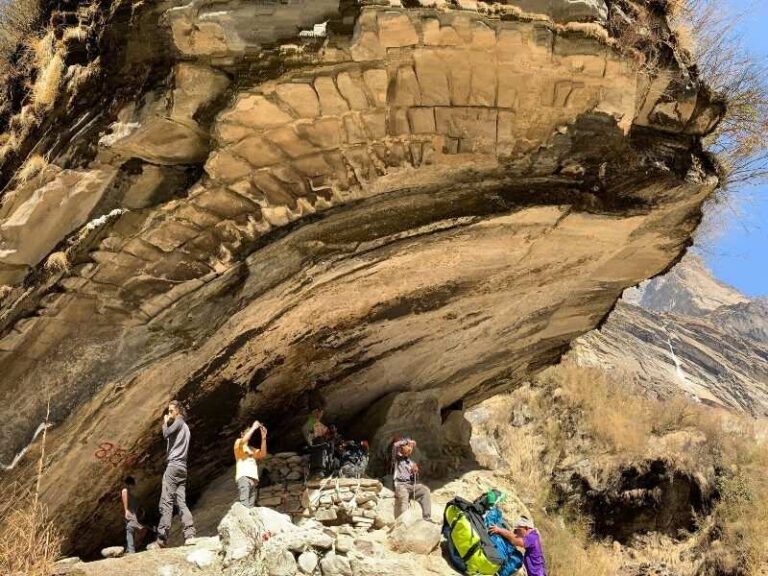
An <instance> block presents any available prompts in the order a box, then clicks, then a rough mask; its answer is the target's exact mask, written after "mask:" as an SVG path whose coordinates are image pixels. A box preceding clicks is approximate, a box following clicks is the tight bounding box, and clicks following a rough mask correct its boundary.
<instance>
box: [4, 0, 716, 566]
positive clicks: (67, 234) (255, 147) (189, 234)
mask: <svg viewBox="0 0 768 576" xmlns="http://www.w3.org/2000/svg"><path fill="white" fill-rule="evenodd" d="M361 4H365V3H361ZM378 4H381V3H378ZM396 4H399V2H397V3H396ZM419 4H422V5H424V4H429V3H424V2H421V3H419ZM433 4H439V5H440V6H439V7H438V8H439V9H434V8H403V7H400V6H364V5H358V3H353V2H339V3H336V2H324V1H323V2H320V1H316V0H312V2H309V1H301V0H292V1H290V2H287V3H286V2H280V3H278V2H261V3H256V4H252V5H251V4H248V5H245V4H241V3H239V2H235V1H230V2H216V3H213V2H206V1H203V0H195V1H194V2H191V3H189V4H185V5H175V4H172V3H170V2H166V3H159V4H154V5H152V6H143V5H142V6H139V7H135V8H134V9H133V11H132V12H131V14H130V18H129V17H128V14H127V13H126V10H127V8H126V7H123V8H121V9H116V10H115V12H114V14H113V15H112V16H110V17H109V18H106V19H105V24H104V27H105V28H104V33H103V35H102V36H100V38H101V40H100V42H101V44H100V45H99V46H100V47H102V48H104V49H105V52H104V53H105V54H107V53H108V54H109V57H107V56H106V55H105V56H104V58H105V61H104V63H103V64H104V66H105V68H104V69H103V71H102V75H101V76H99V84H90V85H89V84H87V83H86V84H85V87H86V88H88V90H86V89H85V88H84V89H82V90H81V91H80V92H77V93H76V94H75V96H76V97H75V96H73V97H72V98H70V100H69V102H70V104H69V106H70V108H71V110H69V111H68V112H69V115H68V116H66V117H67V118H71V119H72V120H65V119H63V118H64V115H59V116H58V117H55V116H53V115H52V116H51V118H52V119H51V122H52V123H53V124H52V125H53V126H55V127H56V130H54V131H52V132H50V133H45V134H55V138H54V137H53V136H43V137H42V138H41V139H40V140H39V142H38V143H37V144H35V145H36V146H37V147H38V149H44V150H46V153H47V158H48V161H49V162H50V164H51V166H50V167H49V168H50V169H46V170H44V171H42V172H40V174H39V175H38V176H36V177H35V178H33V179H30V180H28V181H25V182H23V183H22V181H21V180H20V179H16V178H13V173H12V172H8V173H7V174H6V173H5V172H4V174H3V182H4V183H5V182H8V183H9V186H8V188H7V189H6V192H5V193H4V196H3V203H2V208H1V209H0V234H2V240H1V243H0V279H2V282H3V283H5V284H6V285H7V288H5V289H3V291H2V292H0V294H1V295H2V296H0V297H2V300H1V301H0V304H1V305H2V309H0V373H2V375H3V376H2V381H0V406H2V407H3V408H0V414H1V415H2V418H1V419H0V432H1V434H0V459H2V462H10V461H11V460H12V459H13V457H14V455H15V454H16V453H17V452H18V451H20V450H21V449H22V448H24V447H25V446H26V445H27V444H28V443H29V442H30V439H31V438H32V436H33V433H34V431H35V429H36V428H37V427H38V425H39V424H40V422H41V420H42V419H43V416H44V413H45V409H46V404H47V400H48V398H50V401H51V411H52V420H53V422H54V428H53V429H52V430H51V432H50V433H49V436H48V439H49V449H48V454H49V455H50V456H49V468H48V470H47V473H46V476H45V479H44V483H43V490H44V496H45V499H46V500H47V502H48V503H49V505H50V506H51V509H52V511H53V512H54V513H55V514H57V515H58V516H59V518H60V519H61V521H60V525H61V527H62V529H63V530H64V531H65V533H66V534H67V535H69V536H71V540H70V541H69V543H68V546H69V548H71V549H73V550H77V551H79V552H81V553H84V554H90V553H92V552H93V551H94V550H96V549H98V546H99V544H100V542H101V540H102V539H103V538H106V537H107V536H110V534H108V532H109V531H110V530H114V531H115V535H117V533H119V531H120V519H119V516H120V512H119V507H117V506H115V505H114V498H115V493H116V490H117V488H118V486H119V481H120V477H121V476H122V475H123V474H124V473H125V471H126V470H131V471H134V470H136V471H140V472H141V475H142V476H143V477H144V480H145V481H144V482H142V483H140V485H141V486H143V488H142V491H143V492H142V494H141V496H142V497H143V498H146V499H147V500H148V501H153V500H154V499H155V498H156V491H157V489H156V486H158V485H159V484H158V483H157V482H156V480H157V478H158V475H159V474H160V471H161V468H162V453H163V450H164V446H163V444H162V442H161V440H160V438H159V432H158V421H159V409H160V408H161V407H162V406H163V404H164V403H165V402H167V400H169V399H170V398H171V397H178V398H180V399H181V400H182V401H184V402H185V403H186V404H187V405H188V408H189V413H190V417H189V424H190V426H191V429H192V431H193V432H192V433H193V438H194V440H193V446H192V462H193V464H192V466H193V473H192V475H191V478H190V487H189V491H190V494H191V495H192V497H194V496H195V495H197V494H199V492H200V491H201V489H202V487H204V486H205V485H206V484H207V482H208V481H210V480H211V479H212V478H214V477H216V476H217V475H218V474H219V473H220V472H221V471H222V470H223V469H224V466H226V465H228V464H229V461H230V459H231V439H232V437H233V435H236V433H237V430H238V428H239V426H240V424H241V423H242V422H244V421H246V420H249V419H252V418H253V417H254V415H258V417H259V419H261V420H263V421H265V422H266V423H267V424H268V425H269V426H270V427H271V428H272V429H273V431H274V432H273V438H276V439H278V440H275V441H276V442H279V443H283V444H285V445H286V446H291V447H295V446H296V444H297V443H298V442H299V437H298V433H297V429H298V426H299V425H300V423H301V422H302V420H303V419H304V418H305V416H306V413H307V410H308V406H309V403H310V397H311V396H313V395H314V396H316V395H320V396H322V397H324V398H325V400H326V402H327V406H328V418H329V419H331V420H333V421H335V422H337V423H338V424H339V425H341V426H345V425H351V424H354V422H355V420H356V419H357V418H358V417H359V416H360V415H361V414H364V413H365V411H366V410H367V409H369V408H370V407H371V406H372V405H373V404H374V403H376V402H377V401H378V400H380V399H381V398H383V397H385V396H386V395H387V394H390V393H400V392H410V391H424V390H431V391H434V395H435V402H436V404H437V407H438V408H447V407H449V406H451V405H454V404H456V403H461V402H465V403H473V402H476V401H477V400H479V399H482V398H484V397H486V396H488V395H489V394H492V393H493V392H495V391H498V390H502V389H505V388H506V387H508V386H509V385H510V384H511V383H515V382H518V381H520V380H521V379H523V378H526V377H527V376H529V375H531V374H532V373H535V372H537V371H538V370H540V369H541V368H543V367H545V366H547V365H549V364H551V363H553V362H555V361H557V360H558V359H559V357H560V356H561V354H562V353H563V352H564V351H565V350H566V349H567V348H568V347H569V345H570V343H571V341H572V340H573V339H574V338H576V337H577V336H579V335H581V334H583V333H584V332H586V331H588V330H590V329H592V328H594V327H595V326H596V325H597V324H598V323H599V322H600V321H601V320H602V319H603V318H604V317H605V315H606V314H607V313H608V312H609V311H610V309H611V308H612V307H613V305H614V303H615V302H616V300H617V298H618V297H619V296H620V294H621V293H622V291H623V290H624V289H625V288H627V287H628V286H631V285H634V284H636V283H637V282H639V281H641V280H643V279H645V278H648V277H650V276H653V275H655V274H658V273H659V272H661V271H663V270H664V269H666V268H667V267H668V266H669V265H670V264H671V263H673V262H674V261H675V260H676V259H678V258H679V257H680V256H681V254H682V253H683V251H684V250H685V247H686V246H687V244H688V243H689V240H690V235H691V233H692V231H693V230H694V229H695V227H696V226H697V224H698V222H699V220H700V210H701V205H702V202H703V201H704V200H705V199H706V198H707V197H708V196H709V194H710V193H711V192H712V190H713V189H714V187H715V186H716V184H717V180H716V178H715V177H714V176H713V174H712V173H713V170H712V167H711V165H710V163H709V161H708V159H707V158H706V157H705V156H704V155H702V154H701V153H700V144H699V137H700V136H702V135H703V134H705V133H706V132H707V131H708V130H710V129H711V128H712V126H713V125H714V123H715V122H716V121H717V119H718V118H719V117H720V115H721V113H722V109H721V107H720V106H718V105H716V104H714V103H712V102H711V100H710V97H709V93H708V91H707V90H706V89H704V88H703V87H701V86H700V85H699V84H698V82H697V81H696V79H695V77H694V76H692V75H691V72H689V71H688V70H686V69H685V67H684V66H683V65H681V64H680V62H679V61H678V60H677V59H676V58H675V56H674V54H671V53H670V54H668V55H667V56H668V57H667V58H666V60H665V61H664V62H662V64H661V65H662V70H660V72H659V73H658V74H657V75H654V76H652V77H649V76H647V75H646V74H645V73H644V72H641V71H640V70H639V69H638V68H637V67H636V66H635V63H634V61H633V60H632V58H631V57H629V56H625V55H622V53H621V52H620V50H618V49H617V42H616V41H615V39H611V38H610V37H609V34H608V32H607V31H606V30H605V29H604V28H602V26H601V24H600V23H601V21H602V20H603V19H604V18H605V10H604V5H603V2H601V1H600V2H587V1H584V2H573V1H568V2H555V1H549V2H544V1H542V2H534V1H526V2H517V3H515V2H513V3H510V4H518V6H509V7H502V8H499V7H496V8H494V10H490V9H486V8H487V6H486V5H485V4H484V3H474V2H460V3H458V6H451V7H449V6H448V5H447V3H442V2H435V3H433ZM480 8H483V11H482V12H479V11H478V10H479V9H480ZM520 9H522V10H525V11H531V12H535V13H537V14H539V15H543V16H537V17H535V18H533V17H530V16H526V15H524V14H523V13H522V12H521V10H520ZM121 10H122V11H121ZM110 18H113V19H110ZM572 21H576V22H578V25H574V26H569V25H568V24H569V22H572ZM584 21H588V22H589V26H584V25H583V23H584ZM323 22H327V23H326V25H325V26H324V27H323V26H321V27H320V28H321V29H322V30H323V31H324V32H322V34H321V33H320V32H318V33H315V32H314V25H315V24H322V23H323ZM310 28H311V29H312V30H313V32H312V33H311V34H309V33H306V34H300V32H301V30H302V29H306V30H309V29H310ZM149 39H151V40H152V42H149ZM106 48H109V51H108V52H107V51H106ZM129 79H130V82H129V81H128V80H129ZM681 86H682V87H684V88H685V89H682V88H680V87H681ZM95 102H98V104H99V105H98V107H95V106H94V103H95ZM22 149H24V148H23V147H22ZM29 149H31V144H30V146H29ZM12 160H13V159H12ZM13 162H15V164H13ZM13 162H11V160H8V161H7V162H6V163H5V164H4V170H7V169H8V168H7V167H9V166H10V167H12V168H13V167H14V166H15V168H18V167H19V165H20V160H19V159H18V158H16V159H15V160H13ZM15 168H14V169H15ZM81 197H82V201H81V200H80V198H81ZM86 198H87V202H86V200H85V199H86ZM74 199H78V200H77V202H75V200H74ZM41 218H44V219H45V222H46V226H45V227H38V226H35V227H33V226H32V224H33V223H34V222H39V221H40V219H41ZM43 228H44V229H43ZM53 251H56V252H58V253H59V255H58V256H57V259H56V260H55V261H56V262H58V263H59V265H57V266H52V265H48V266H46V265H45V264H46V263H47V262H48V260H49V258H50V254H51V253H52V252H53ZM62 255H63V257H64V260H62ZM370 432H371V434H373V433H374V432H375V431H374V430H371V431H370ZM33 455H34V450H33V451H32V452H31V453H30V456H33ZM30 460H31V458H29V457H28V458H26V459H22V461H21V463H20V464H19V465H18V466H17V467H16V468H15V469H14V470H11V471H10V472H6V473H4V474H3V476H2V477H0V482H2V483H3V484H5V483H6V482H8V483H10V482H13V481H14V480H16V479H18V478H22V477H25V472H26V470H28V467H29V466H30ZM73 470H77V475H76V477H75V476H73V473H72V471H73ZM83 478H88V479H89V481H88V482H83V481H82V479H83ZM94 525H98V526H102V527H104V530H105V532H104V533H99V532H97V531H82V530H79V528H80V527H83V526H94ZM75 535H77V537H75ZM321 564H322V562H321ZM352 569H353V571H354V570H355V567H354V566H352ZM361 573H362V572H361Z"/></svg>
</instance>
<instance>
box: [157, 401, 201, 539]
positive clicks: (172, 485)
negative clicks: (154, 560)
mask: <svg viewBox="0 0 768 576" xmlns="http://www.w3.org/2000/svg"><path fill="white" fill-rule="evenodd" d="M163 438H165V441H166V455H167V461H168V463H167V465H166V467H165V473H164V474H163V488H162V492H161V494H160V522H159V523H158V525H157V545H158V546H160V547H162V546H165V545H166V542H167V541H168V532H169V531H170V529H171V521H172V519H173V506H174V504H175V505H176V507H177V508H178V509H179V514H180V515H181V524H182V526H183V527H184V540H189V539H190V538H194V537H195V523H194V519H193V518H192V513H191V512H190V511H189V508H188V507H187V453H188V452H189V439H190V433H189V426H187V423H186V422H184V414H183V413H182V407H181V403H180V402H179V401H178V400H171V402H170V403H169V404H168V409H167V411H166V412H165V414H163Z"/></svg>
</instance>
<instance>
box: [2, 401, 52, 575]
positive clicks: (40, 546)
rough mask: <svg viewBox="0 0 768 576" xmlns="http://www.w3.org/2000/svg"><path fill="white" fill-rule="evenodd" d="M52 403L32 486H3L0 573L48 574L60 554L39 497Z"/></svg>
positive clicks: (49, 521)
mask: <svg viewBox="0 0 768 576" xmlns="http://www.w3.org/2000/svg"><path fill="white" fill-rule="evenodd" d="M50 413H51V404H50V400H49V401H48V411H47V413H46V416H45V425H46V427H45V428H44V429H43V434H42V439H41V442H40V456H39V458H38V461H37V477H36V483H35V486H34V489H27V488H24V487H22V486H18V485H17V486H15V487H11V488H6V489H5V490H4V492H3V498H2V500H0V518H2V519H3V522H2V524H0V574H3V576H50V574H51V573H52V572H53V567H54V563H55V562H56V560H57V559H58V558H59V557H60V556H61V544H62V538H61V535H60V533H59V531H58V529H57V527H56V524H55V523H54V522H53V520H52V519H51V518H50V517H49V515H48V510H47V508H46V506H45V505H44V504H43V502H42V501H41V500H40V482H41V480H42V477H43V471H44V463H45V443H46V439H47V436H48V435H47V426H48V422H49V419H50Z"/></svg>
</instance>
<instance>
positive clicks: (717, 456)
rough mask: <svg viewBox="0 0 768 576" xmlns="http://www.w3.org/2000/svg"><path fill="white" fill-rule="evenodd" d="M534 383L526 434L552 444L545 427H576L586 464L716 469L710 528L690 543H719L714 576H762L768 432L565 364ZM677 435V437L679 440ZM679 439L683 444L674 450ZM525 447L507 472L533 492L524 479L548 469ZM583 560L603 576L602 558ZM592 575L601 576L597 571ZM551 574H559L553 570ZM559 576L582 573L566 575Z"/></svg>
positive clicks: (767, 565)
mask: <svg viewBox="0 0 768 576" xmlns="http://www.w3.org/2000/svg"><path fill="white" fill-rule="evenodd" d="M541 381H542V382H543V384H544V388H543V389H542V390H541V392H540V393H539V394H538V395H537V396H536V397H535V399H532V398H534V397H531V398H528V400H527V401H528V402H529V405H530V406H533V407H534V408H535V410H536V417H535V418H537V419H539V421H540V422H541V425H540V426H539V430H538V432H536V431H531V432H530V434H532V435H535V434H537V433H538V435H539V436H540V437H546V438H551V437H552V433H551V432H548V431H547V429H548V427H551V424H549V422H552V421H554V420H558V419H560V420H564V421H571V422H573V423H574V425H575V426H576V428H577V430H575V431H574V430H572V431H570V434H571V436H575V437H578V436H580V435H582V434H585V433H586V434H587V435H588V436H590V437H591V438H592V439H593V443H586V444H584V446H591V448H585V449H589V450H590V451H591V452H590V453H589V454H584V456H585V457H588V458H595V457H599V455H600V454H602V453H605V451H607V452H608V453H609V454H612V455H613V457H614V458H615V459H618V460H632V461H635V462H638V461H642V459H643V458H647V457H654V458H655V457H659V456H660V457H663V458H665V459H666V460H667V461H669V462H674V463H675V465H676V466H677V467H678V468H680V469H689V470H696V469H701V468H702V467H703V466H707V465H713V466H715V468H716V469H719V470H721V472H719V473H718V476H717V478H718V480H717V481H718V492H719V494H720V500H719V501H718V503H717V504H716V506H715V510H714V512H713V516H712V518H711V519H710V522H709V523H706V522H702V526H705V525H708V526H709V528H708V529H707V530H704V529H702V533H701V534H699V535H698V536H697V537H698V538H700V539H701V541H702V548H704V549H705V551H706V550H709V548H711V546H712V541H713V540H715V539H716V540H719V544H718V545H717V549H718V550H720V552H718V553H717V554H710V555H709V556H708V560H707V562H710V563H716V564H717V566H716V567H714V568H712V569H713V570H715V572H717V571H718V570H719V572H718V573H720V574H736V573H738V574H744V575H748V576H758V575H762V574H764V572H761V570H768V546H766V544H765V543H766V542H768V478H767V477H766V474H765V471H766V470H768V435H767V434H766V430H767V429H768V428H767V427H768V424H766V423H765V422H762V421H756V420H753V419H751V418H749V417H746V416H742V415H738V414H731V413H726V412H724V411H721V410H717V409H712V408H707V407H704V406H701V405H698V404H695V403H693V402H692V401H690V400H688V399H686V398H684V397H682V396H681V397H677V398H674V399H672V400H669V401H664V402H660V401H656V400H650V399H647V398H645V397H643V396H641V394H640V392H639V391H638V390H635V389H634V388H633V387H632V386H630V385H626V384H624V383H623V382H621V381H616V380H614V379H611V378H610V377H609V376H607V375H606V374H605V373H604V372H602V371H600V370H599V369H595V368H582V367H578V366H576V365H574V364H571V363H569V362H568V361H565V362H564V363H563V364H561V365H560V366H558V367H556V368H554V369H552V370H549V371H547V372H545V373H544V375H543V376H542V378H541ZM551 396H555V397H557V398H559V400H558V402H559V406H558V405H557V402H555V403H552V402H550V404H551V405H550V407H549V409H547V406H546V400H547V398H549V397H551ZM681 432H684V434H683V435H682V437H681V436H680V433H681ZM523 437H524V436H523ZM680 437H681V438H683V439H684V441H683V442H682V443H678V442H675V440H676V439H678V438H680ZM515 442H517V435H516V437H515ZM548 443H549V444H553V443H554V444H560V443H561V440H560V438H559V437H558V436H557V435H555V437H554V440H552V439H550V440H548ZM532 446H534V447H535V450H534V449H533V448H532V452H531V454H530V455H529V457H528V460H526V459H525V458H522V457H519V458H517V459H516V460H515V459H513V460H512V462H516V463H517V462H518V461H519V464H515V466H513V468H515V467H517V468H518V470H517V471H513V476H515V475H517V477H519V479H520V481H522V482H529V483H530V485H531V486H534V487H537V486H540V485H541V481H540V479H539V480H537V481H533V480H531V479H530V478H527V477H526V475H525V473H526V471H528V473H530V474H532V473H533V472H532V471H533V470H537V471H539V472H537V473H544V474H545V475H546V474H547V473H548V471H549V470H550V469H551V468H550V467H551V464H546V465H544V466H543V467H542V464H540V463H543V462H545V461H546V458H544V457H541V454H545V455H546V452H547V447H545V448H544V449H543V450H542V449H541V447H540V446H539V445H536V444H532ZM528 448H531V447H528ZM528 448H526V449H528ZM537 489H540V488H537ZM542 497H543V498H545V497H546V494H543V496H542ZM540 499H541V498H540ZM713 526H714V528H712V527H713ZM568 528H569V529H573V526H572V525H571V524H568ZM550 529H551V531H552V532H551V535H550V538H551V537H559V535H558V531H557V525H556V524H555V525H554V527H551V528H550ZM579 530H581V528H580V527H578V526H577V527H576V536H575V538H576V540H577V541H578V540H579V537H578V531H579ZM587 541H588V540H587ZM564 545H565V546H567V545H568V542H567V541H566V542H565V543H564ZM561 552H562V550H558V551H557V552H556V553H557V554H560V553H561ZM577 556H578V554H577ZM565 558H567V556H565ZM590 558H592V559H593V560H594V561H595V562H598V563H600V565H601V566H602V565H603V563H605V566H606V567H607V568H606V569H610V562H611V559H610V558H608V557H606V556H605V551H604V550H602V549H599V550H596V551H593V552H592V553H591V554H590ZM553 561H556V559H553ZM574 562H575V563H578V562H579V561H578V560H575V561H574ZM564 566H567V564H565V565H564ZM599 570H600V573H602V570H603V568H599ZM553 573H558V572H557V571H555V570H553ZM560 573H563V572H560ZM564 573H568V574H581V573H583V572H579V571H576V570H575V569H574V571H570V568H569V569H568V571H566V572H564Z"/></svg>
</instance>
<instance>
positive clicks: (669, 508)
mask: <svg viewBox="0 0 768 576" xmlns="http://www.w3.org/2000/svg"><path fill="white" fill-rule="evenodd" d="M712 500H713V498H712V497H711V496H709V495H707V490H706V487H705V486H702V485H701V480H699V479H697V478H696V477H695V476H694V475H692V474H690V473H688V472H683V471H681V470H679V469H674V467H672V466H671V465H670V464H668V463H667V462H665V461H662V460H655V461H653V462H651V463H649V464H647V465H645V466H631V467H629V468H625V469H624V470H622V471H621V474H620V476H619V478H618V482H617V483H616V484H615V485H614V486H613V487H611V488H610V489H606V490H593V491H590V492H589V493H588V494H587V495H586V508H587V511H588V513H589V514H590V516H591V517H592V518H593V520H594V531H595V533H596V535H598V536H600V537H610V538H613V539H614V540H617V541H619V542H622V543H626V542H628V541H630V540H631V539H632V537H633V536H634V535H635V534H641V533H647V532H659V533H662V534H666V535H669V536H672V537H679V536H680V535H681V532H692V531H693V530H695V529H696V522H697V518H698V517H700V516H701V515H704V514H706V513H707V512H708V511H709V510H710V509H711V506H712Z"/></svg>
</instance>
